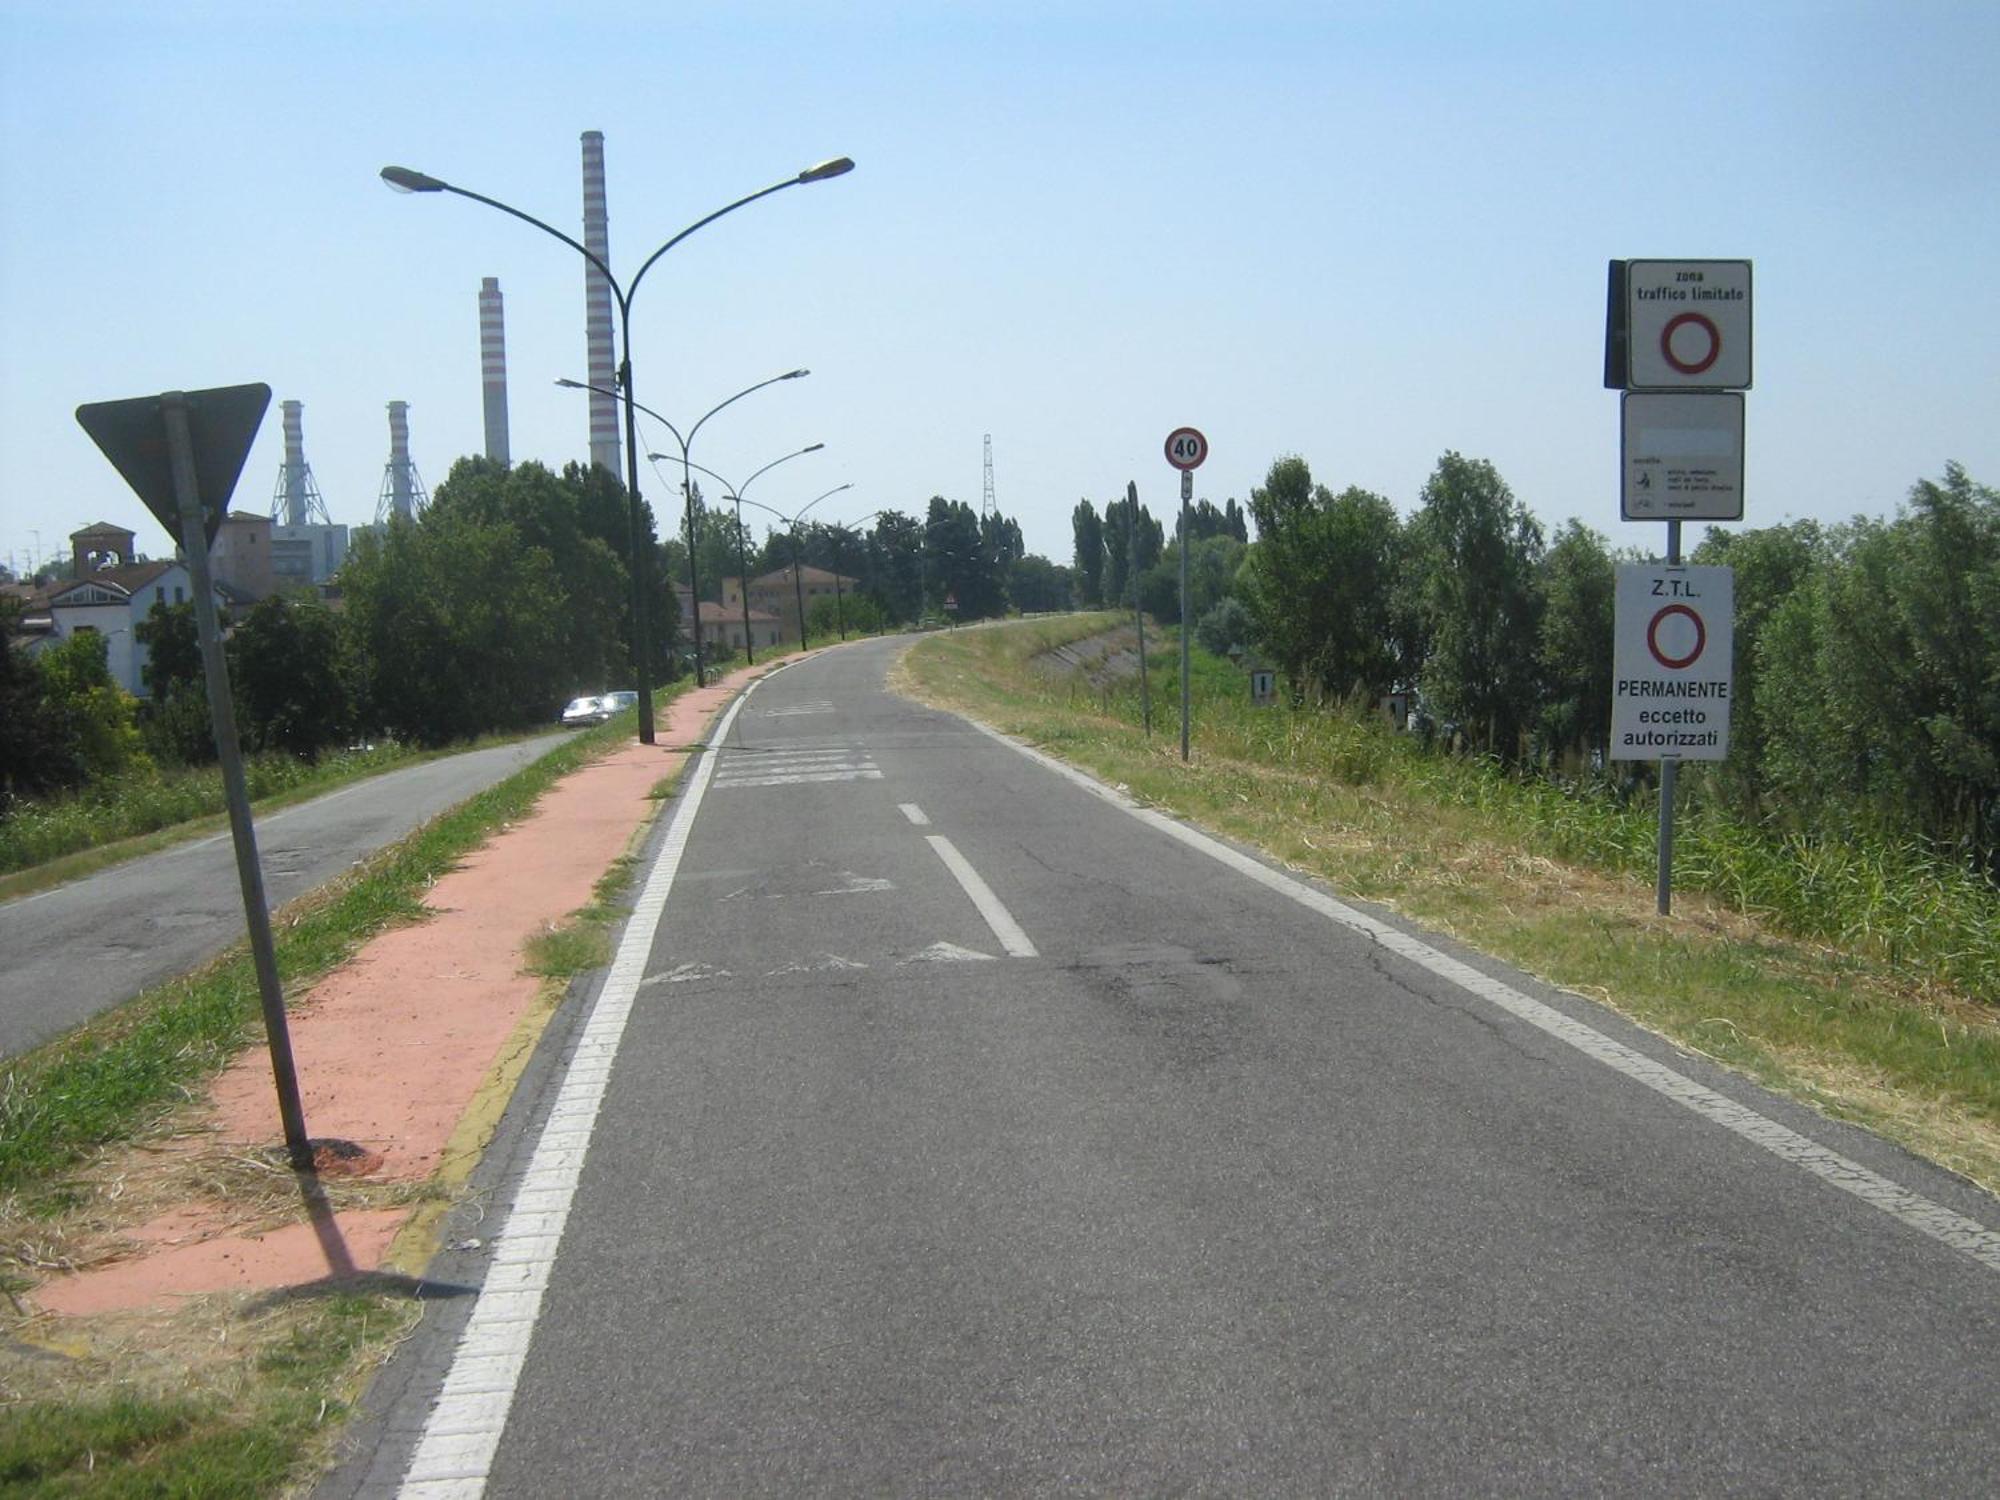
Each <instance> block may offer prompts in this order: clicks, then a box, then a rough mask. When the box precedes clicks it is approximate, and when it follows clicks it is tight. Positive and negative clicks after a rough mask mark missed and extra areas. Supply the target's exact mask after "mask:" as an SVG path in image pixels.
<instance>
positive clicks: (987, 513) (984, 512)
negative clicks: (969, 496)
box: [979, 432, 999, 521]
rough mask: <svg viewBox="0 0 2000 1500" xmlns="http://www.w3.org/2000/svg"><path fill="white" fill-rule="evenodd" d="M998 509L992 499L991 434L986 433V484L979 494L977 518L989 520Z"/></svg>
mask: <svg viewBox="0 0 2000 1500" xmlns="http://www.w3.org/2000/svg"><path fill="white" fill-rule="evenodd" d="M998 511H999V506H998V505H997V504H995V502H994V499H993V434H992V433H990V432H989V433H987V434H986V485H985V488H984V489H982V490H981V491H980V494H979V519H980V520H981V521H990V520H992V519H993V517H994V515H995V514H996V513H997V512H998Z"/></svg>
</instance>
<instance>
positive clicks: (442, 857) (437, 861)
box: [0, 690, 672, 1497]
mask: <svg viewBox="0 0 2000 1500" xmlns="http://www.w3.org/2000/svg"><path fill="white" fill-rule="evenodd" d="M671 695H672V690H669V691H668V693H667V694H666V696H671ZM633 722H634V715H633V714H631V713H629V712H628V713H626V714H624V715H621V716H620V717H619V718H617V719H614V720H613V721H612V722H611V723H609V724H607V725H604V726H602V727H600V728H598V729H593V730H589V731H585V732H583V733H581V734H579V735H576V736H574V737H572V738H570V739H568V740H566V741H564V743H562V744H561V745H560V746H558V747H557V748H555V749H554V750H552V751H551V752H550V753H549V754H547V755H545V756H543V757H542V758H541V759H540V760H538V761H536V762H535V763H533V764H532V765H529V766H527V767H524V768H523V769H522V770H520V771H519V772H517V773H515V774H514V775H513V776H512V777H510V778H508V779H507V780H506V781H504V782H502V783H500V784H498V785H496V786H494V787H492V788H489V789H488V790H487V791H485V792H483V793H481V794H480V795H478V796H476V797H474V798H472V799H471V800H470V801H468V802H466V803H465V804H463V805H462V806H460V807H459V808H457V809H454V810H453V811H452V812H450V813H447V814H445V815H444V816H443V817H440V818H438V819H436V820H434V821H433V822H432V823H430V824H429V825H427V826H426V827H424V828H422V829H420V830H419V831H418V832H416V833H415V834H413V835H411V837H410V838H408V839H407V840H405V841H404V842H403V843H401V844H399V845H397V846H396V847H394V848H392V849H389V850H385V851H383V852H382V853H381V854H379V855H378V856H376V857H375V858H373V859H371V860H369V861H368V862H366V863H365V864H364V865H363V866H362V867H360V868H358V869H357V870H356V871H354V872H353V873H352V874H350V875H349V876H347V877H345V878H343V879H342V880H340V881H337V882H335V883H334V884H333V885H331V886H329V887H328V888H326V889H324V890H322V891H321V892H319V893H317V894H315V895H314V896H312V897H309V898H306V899H304V900H302V901H299V902H296V903H294V904H293V905H292V906H290V907H288V908H287V909H286V910H285V911H284V912H283V913H281V914H280V920H279V921H278V922H277V923H276V924H275V938H276V943H277V951H278V964H279V969H280V973H281V975H282V977H283V980H284V984H285V988H286V992H287V993H288V994H297V993H299V992H301V991H302V990H303V989H305V988H306V987H307V986H309V985H310V984H311V983H312V981H313V980H314V979H315V978H317V977H319V976H320V975H322V974H325V973H327V972H328V971H330V970H331V969H332V968H334V967H335V966H336V965H338V964H339V963H340V962H341V961H342V960H344V959H345V958H346V957H348V956H349V955H351V954H352V953H353V952H355V951H356V950H357V949H358V948H359V947H360V946H361V945H362V944H363V943H365V942H366V941H367V940H368V939H369V938H370V937H371V936H373V935H374V934H375V933H377V932H379V931H381V930H383V929H385V928H387V927H389V926H392V925H396V924H400V923H403V922H408V921H413V920H417V919H419V917H420V916H421V915H422V912H423V908H422V904H421V903H422V896H423V893H424V891H425V890H426V889H427V888H428V887H429V886H430V884H431V883H432V882H433V881H435V880H436V879H437V878H438V876H440V875H442V874H444V873H445V872H447V871H449V870H450V869H451V868H452V867H453V866H454V865H456V864H457V863H458V862H459V861H460V860H462V859H463V858H464V856H465V855H466V854H468V853H470V852H471V851H472V850H474V849H476V848H478V847H479V846H480V845H481V844H483V843H485V842H486V840H487V839H488V838H490V837H491V836H492V835H493V834H494V833H495V832H496V831H498V830H499V829H500V828H501V827H502V826H504V825H505V824H506V823H508V822H510V821H513V820H516V819H518V818H520V817H522V816H524V815H525V814H526V813H528V812H529V811H530V810H531V809H532V807H533V806H534V804H535V802H536V801H537V800H538V799H539V798H540V796H541V795H542V794H543V792H545V791H546V790H547V789H548V788H549V787H550V786H551V785H553V784H554V783H555V782H556V781H557V780H559V779H560V778H561V777H562V776H564V775H566V774H567V773H569V772H570V771H572V770H575V769H576V768H577V767H579V766H581V765H582V764H584V763H585V762H587V761H588V760H590V759H591V758H593V757H594V756H596V755H598V754H600V753H602V752H604V751H605V750H607V749H609V748H612V747H613V746H615V745H617V744H619V743H621V742H623V741H624V740H626V739H629V738H630V736H631V733H632V728H633ZM665 790H666V788H665V785H664V784H663V785H662V787H661V788H660V789H659V793H658V794H661V795H663V794H664V793H665ZM629 873H630V866H629V864H628V863H627V862H626V861H620V862H618V863H617V864H616V865H615V866H614V867H613V869H612V870H611V871H610V872H608V873H607V874H606V876H605V877H604V880H603V881H602V882H600V884H599V886H598V888H597V892H596V895H595V898H594V900H593V903H592V905H591V906H590V907H588V908H586V909H585V910H584V911H583V912H580V913H577V914H575V917H574V919H573V920H572V922H571V923H570V924H567V925H566V926H565V927H564V928H562V929H560V930H558V931H556V932H554V933H550V934H545V935H544V936H543V937H542V938H540V939H538V940H537V941H536V942H535V943H533V944H531V947H530V951H529V953H528V954H527V955H526V956H525V963H524V966H525V967H526V968H528V969H529V971H530V972H534V973H537V974H542V975H544V976H547V977H548V979H549V982H550V991H549V993H548V995H546V996H545V999H546V1000H547V1002H548V1003H550V1004H553V1003H554V1000H555V999H556V998H558V997H559V995H560V992H561V989H562V985H563V982H564V981H565V980H566V979H567V978H568V976H569V975H571V974H573V973H575V972H578V971H579V970H581V969H583V968H587V967H590V966H591V965H592V964H593V963H595V962H601V961H602V956H603V953H604V950H605V945H606V939H605V937H604V933H605V932H606V931H608V929H609V927H610V926H611V925H612V924H613V923H614V922H615V921H616V920H617V919H618V917H619V915H620V912H621V909H620V907H619V902H620V899H621V897H622V893H623V888H624V885H625V883H626V881H627V879H628V877H629ZM261 1037H262V1031H261V1025H260V1022H259V1012H258V1004H257V985H256V977H255V974H254V971H253V969H252V966H251V962H250V959H249V956H248V953H247V951H245V950H244V949H243V948H241V947H240V946H239V947H238V948H237V949H236V950H233V951H232V952H230V953H228V954H226V955H224V956H223V957H221V958H220V959H218V960H216V961H215V962H214V963H213V964H211V965H209V966H208V967H207V968H205V969H203V970H201V971H200V972H198V973H196V974H193V975H189V976H187V977H186V978H184V979H181V980H177V981H174V982H172V983H170V984H166V985H162V986H160V987H158V988H157V989H155V990H153V991H150V992H148V993H147V994H144V995H142V996H140V997H139V998H138V999H136V1000H134V1001H133V1002H132V1003H130V1004H129V1005H126V1006H123V1007H120V1008H119V1009H118V1010H117V1011H115V1012H113V1013H110V1014H108V1015H106V1016H104V1017H103V1018H101V1019H100V1020H98V1021H96V1022H93V1023H92V1024H90V1025H88V1026H86V1027H84V1028H82V1029H81V1030H79V1031H77V1032H75V1033H73V1034H71V1035H70V1036H68V1037H66V1038H64V1039H62V1040H61V1041H60V1042H58V1043H56V1044H54V1045H52V1046H49V1047H47V1048H43V1049H41V1050H40V1051H38V1052H36V1053H32V1054H29V1055H27V1056H24V1057H19V1058H14V1059H11V1060H9V1061H8V1062H7V1063H6V1064H5V1067H6V1073H5V1076H4V1079H0V1290H4V1291H6V1292H7V1293H8V1294H9V1296H10V1297H15V1296H17V1294H18V1293H19V1292H20V1291H21V1290H23V1289H25V1288H26V1287H28V1286H31V1285H33V1284H34V1283H35V1282H36V1281H38V1280H39V1279H40V1278H41V1277H42V1276H44V1275H46V1274H50V1273H52V1272H55V1271H59V1270H62V1269H66V1268H70V1267H74V1266H77V1265H80V1264H85V1263H88V1262H89V1261H90V1259H91V1258H92V1257H94V1256H101V1255H103V1254H105V1253H106V1249H105V1247H106V1246H107V1244H108V1243H110V1242H111V1241H112V1239H113V1238H114V1236H113V1235H111V1234H107V1229H108V1228H110V1227H111V1226H122V1225H128V1224H130V1223H136V1222H139V1221H141V1220H143V1219H144V1218H145V1217H146V1216H147V1213H148V1212H149V1211H151V1210H152V1209H154V1208H165V1207H171V1206H175V1205H178V1204H184V1203H189V1202H205V1203H208V1204H210V1205H212V1206H215V1207H217V1208H218V1209H219V1210H220V1211H222V1212H224V1213H225V1214H227V1215H228V1216H230V1217H231V1218H232V1220H234V1221H235V1222H238V1223H241V1224H243V1225H244V1226H245V1227H257V1226H259V1225H263V1224H269V1223H279V1222H286V1221H288V1220H291V1219H297V1218H299V1217H301V1216H302V1212H303V1203H302V1199H301V1193H300V1186H299V1183H298V1182H297V1180H296V1179H295V1178H294V1177H293V1175H292V1174H291V1173H290V1172H289V1171H287V1170H284V1168H283V1166H282V1163H281V1162H279V1161H278V1160H276V1159H275V1158H272V1157H257V1156H243V1155H234V1156H232V1155H226V1154H218V1153H217V1152H215V1151H213V1150H202V1149H199V1148H197V1149H193V1150H189V1149H187V1147H188V1144H189V1143H188V1141H187V1140H186V1138H185V1137H184V1136H183V1134H182V1129H181V1126H180V1124H179V1121H180V1119H181V1117H183V1116H184V1114H185V1112H186V1110H187V1109H188V1107H189V1105H190V1101H192V1100H195V1099H198V1098H199V1095H200V1090H201V1087H202V1085H203V1084H204V1083H205V1082H206V1080H208V1079H209V1078H211V1077H212V1076H213V1075H214V1074H215V1073H216V1072H217V1071H218V1070H219V1069H220V1068H221V1067H222V1066H223V1065H224V1064H225V1063H226V1062H227V1061H228V1059H229V1058H230V1057H231V1056H232V1055H233V1054H234V1053H235V1052H237V1051H238V1050H240V1049H242V1048H244V1047H246V1046H257V1045H261ZM439 1191H440V1190H439V1189H438V1188H437V1187H436V1186H434V1185H416V1186H409V1185H405V1186H391V1185H384V1184H371V1183H368V1182H366V1181H363V1180H347V1181H341V1180H338V1179H328V1180H327V1181H326V1182H324V1183H323V1184H321V1185H320V1186H319V1188H318V1192H319V1193H321V1194H322V1195H323V1197H324V1199H325V1200H327V1201H330V1202H331V1204H332V1205H333V1206H334V1207H335V1208H339V1209H348V1208H366V1207H385V1206H390V1205H393V1204H402V1203H408V1202H411V1201H420V1200H423V1199H426V1198H430V1197H436V1196H437V1195H438V1193H439ZM417 1316H418V1304H417V1303H416V1301H415V1299H414V1297H413V1296H412V1295H411V1288H410V1287H409V1285H408V1284H407V1283H405V1282H403V1281H402V1280H400V1279H399V1278H396V1277H393V1276H378V1277H374V1278H363V1279H362V1280H361V1281H360V1282H359V1283H357V1284H354V1285H349V1286H342V1287H327V1288H313V1289H308V1290H307V1292H306V1293H305V1294H303V1295H299V1296H282V1297H273V1298H268V1299H264V1300H262V1301H259V1302H254V1303H251V1304H249V1305H237V1304H236V1303H234V1302H233V1301H231V1300H230V1299H190V1301H189V1304H188V1306H186V1307H185V1308H183V1309H181V1310H180V1311H177V1312H173V1313H161V1312H158V1311H157V1310H156V1311H152V1312H148V1313H146V1314H144V1315H131V1316H117V1315H108V1316H106V1317H103V1318H98V1319H92V1320H89V1321H88V1323H87V1324H86V1325H84V1327H83V1328H82V1329H81V1330H80V1331H79V1330H77V1329H70V1330H66V1331H65V1330H60V1329H57V1328H55V1327H54V1326H53V1325H51V1324H49V1323H48V1322H47V1320H39V1319H38V1320H29V1319H26V1318H25V1317H24V1316H23V1315H22V1306H21V1304H20V1303H19V1302H18V1301H15V1302H14V1303H13V1306H12V1309H11V1311H7V1310H4V1309H0V1317H4V1318H5V1319H6V1321H7V1323H8V1324H9V1325H10V1326H9V1327H8V1330H7V1331H8V1337H7V1338H6V1339H5V1340H4V1341H0V1491H4V1492H6V1493H8V1494H15V1493H19V1494H22V1495H47V1496H58V1495H70V1494H78V1493H89V1494H92V1495H98V1494H103V1495H124V1494H131V1495H142V1494H143V1495H153V1494H188V1495H197V1494H198V1495H203V1496H217V1497H225V1496H268V1495H272V1494H277V1493H281V1492H283V1491H284V1490H285V1488H286V1487H287V1486H288V1485H296V1484H299V1483H302V1482H303V1481H304V1480H305V1479H306V1478H308V1477H309V1476H310V1475H311V1474H312V1473H313V1472H314V1471H315V1470H316V1468H317V1467H318V1466H319V1464H320V1463H321V1461H322V1460H323V1457H324V1454H325V1452H326V1451H327V1448H328V1445H329V1443H330V1441H331V1438H332V1435H333V1434H334V1433H335V1432H336V1431H337V1430H338V1427H339V1425H340V1422H341V1420H342V1418H343V1417H344V1416H345V1415H346V1413H347V1411H348V1408H349V1405H350V1403H351V1402H352V1400H353V1399H354V1397H355V1396H356V1395H357V1394H358V1392H359V1390H360V1388H361V1385H362V1383H363V1381H364V1380H365V1378H366V1375H367V1373H368V1371H369V1370H371V1369H372V1368H373V1367H374V1365H376V1364H378V1363H379V1362H380V1361H381V1359H382V1358H383V1357H384V1356H385V1355H386V1353H387V1352H388V1350H389V1349H391V1348H392V1347H393V1345H394V1343H395V1342H396V1341H397V1340H398V1339H400V1338H401V1337H402V1336H403V1334H404V1333H405V1332H406V1331H407V1330H408V1328H409V1327H410V1326H412V1325H413V1324H414V1322H415V1320H416V1317H417ZM50 1338H67V1339H68V1340H69V1342H67V1343H56V1344H50V1343H47V1342H38V1341H40V1340H47V1339H50Z"/></svg>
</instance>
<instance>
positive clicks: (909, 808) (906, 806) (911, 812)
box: [896, 802, 931, 828]
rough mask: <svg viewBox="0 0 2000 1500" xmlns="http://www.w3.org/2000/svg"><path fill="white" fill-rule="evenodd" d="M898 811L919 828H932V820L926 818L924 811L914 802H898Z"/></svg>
mask: <svg viewBox="0 0 2000 1500" xmlns="http://www.w3.org/2000/svg"><path fill="white" fill-rule="evenodd" d="M896 810H897V811H898V812H900V813H902V815H903V816H904V817H906V818H908V819H909V820H910V821H911V822H912V823H914V824H916V825H917V827H919V828H928V827H930V826H931V820H930V819H929V818H927V817H925V816H924V810H923V809H922V808H921V807H919V806H917V804H916V803H914V802H898V803H897V804H896Z"/></svg>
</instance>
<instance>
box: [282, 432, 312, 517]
mask: <svg viewBox="0 0 2000 1500" xmlns="http://www.w3.org/2000/svg"><path fill="white" fill-rule="evenodd" d="M279 409H280V410H282V411H283V412H284V414H285V467H284V469H283V470H282V471H281V472H280V474H279V477H278V488H279V491H280V493H281V494H282V495H283V499H284V517H285V519H284V520H283V521H282V522H281V523H280V524H281V525H285V526H303V525H305V524H306V424H305V417H304V415H303V413H304V411H305V403H304V402H302V401H281V402H280V403H279Z"/></svg>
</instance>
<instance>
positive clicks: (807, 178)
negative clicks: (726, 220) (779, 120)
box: [439, 156, 854, 187]
mask: <svg viewBox="0 0 2000 1500" xmlns="http://www.w3.org/2000/svg"><path fill="white" fill-rule="evenodd" d="M853 170H854V158H853V157H851V156H836V157H835V158H834V159H833V160H832V161H823V162H821V163H820V164H819V165H818V166H816V167H807V168H806V169H805V170H804V171H803V172H801V173H799V181H800V182H824V181H825V180H826V179H827V178H829V177H842V176H845V175H846V174H847V173H849V172H852V171H853ZM439 186H440V187H442V186H443V184H442V183H440V184H439Z"/></svg>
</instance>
